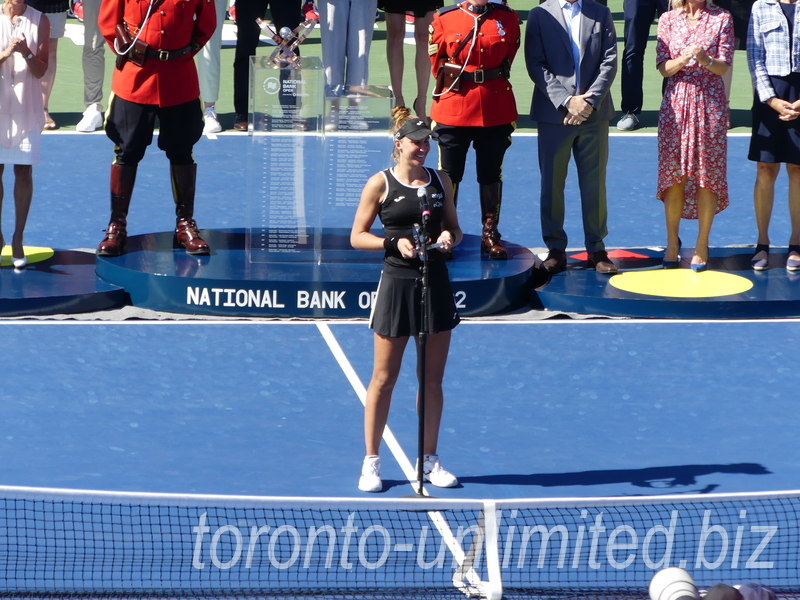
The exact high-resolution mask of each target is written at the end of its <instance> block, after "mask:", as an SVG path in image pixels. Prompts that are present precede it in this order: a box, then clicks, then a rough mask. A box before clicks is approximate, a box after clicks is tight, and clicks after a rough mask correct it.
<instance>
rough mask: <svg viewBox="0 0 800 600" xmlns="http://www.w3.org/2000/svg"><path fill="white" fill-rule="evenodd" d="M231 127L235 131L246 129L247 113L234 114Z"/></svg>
mask: <svg viewBox="0 0 800 600" xmlns="http://www.w3.org/2000/svg"><path fill="white" fill-rule="evenodd" d="M233 128H234V129H235V130H236V131H247V115H236V120H235V121H234V122H233Z"/></svg>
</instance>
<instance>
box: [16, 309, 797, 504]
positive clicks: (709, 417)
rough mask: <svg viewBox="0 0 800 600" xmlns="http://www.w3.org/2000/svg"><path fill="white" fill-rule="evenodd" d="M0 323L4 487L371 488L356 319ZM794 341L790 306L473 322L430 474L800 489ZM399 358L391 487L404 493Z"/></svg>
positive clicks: (600, 488)
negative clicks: (659, 318) (719, 314)
mask: <svg viewBox="0 0 800 600" xmlns="http://www.w3.org/2000/svg"><path fill="white" fill-rule="evenodd" d="M0 339H2V342H0V347H1V348H2V353H3V355H5V356H7V357H14V362H15V364H16V365H17V366H16V368H13V369H12V368H6V369H5V374H4V376H3V380H4V384H3V400H4V402H3V408H2V421H3V423H4V433H3V436H2V438H0V441H1V442H2V452H3V455H4V456H6V457H8V460H6V461H4V466H3V468H2V472H3V475H2V483H3V484H5V485H15V486H37V487H65V488H72V489H103V490H119V491H137V492H174V493H203V494H236V495H239V494H244V495H267V496H317V497H319V496H343V497H351V496H362V494H361V493H360V492H359V491H358V490H357V488H356V482H357V475H358V474H359V469H360V463H361V458H362V457H363V442H362V413H363V411H362V405H361V401H360V399H359V395H360V394H361V392H362V389H363V386H366V385H367V383H368V382H369V376H370V371H371V363H372V356H371V352H372V348H371V331H370V330H369V329H368V328H367V326H366V324H364V323H341V324H339V323H332V324H325V323H319V324H312V323H271V324H259V323H215V324H200V323H172V324H167V323H153V324H146V323H138V324H137V323H120V324H92V323H89V324H77V323H76V324H68V323H64V324H52V323H50V324H47V323H44V324H28V323H15V324H10V323H6V324H4V325H3V326H2V337H1V338H0ZM797 341H798V338H797V325H796V323H794V322H785V321H778V322H763V323H757V322H725V323H697V322H674V323H670V322H649V323H648V322H613V321H590V322H586V321H583V322H574V321H556V322H527V323H520V322H513V323H501V322H490V323H486V322H472V323H466V324H464V325H462V326H461V327H459V328H458V329H457V330H456V332H455V334H454V344H453V348H452V350H451V355H450V359H449V363H448V372H447V376H446V381H445V392H446V405H445V416H444V419H443V424H442V435H441V442H440V455H441V457H442V460H443V462H444V463H445V465H446V466H447V468H448V469H450V470H452V471H453V472H454V473H456V474H457V475H458V477H459V479H460V483H461V485H460V487H458V488H456V489H448V490H440V489H433V488H432V491H431V490H429V491H431V493H434V495H436V496H439V497H446V498H527V497H566V496H627V495H641V494H666V493H669V494H673V493H703V492H746V491H762V490H788V489H794V488H795V487H796V482H797V479H798V476H800V474H799V473H798V469H799V468H800V467H798V463H797V460H796V457H795V453H794V451H793V450H794V446H795V440H796V435H795V432H796V431H797V427H798V417H797V411H796V410H794V403H795V401H796V397H797V393H796V390H797V383H798V378H797V375H796V367H795V364H794V363H795V360H794V355H795V353H794V349H795V348H796V346H797ZM411 357H413V352H411V354H410V355H409V358H411ZM407 363H408V364H406V365H405V368H404V370H403V373H402V376H401V380H400V381H399V382H398V385H397V388H396V392H395V398H394V403H393V407H392V413H391V415H390V419H389V428H390V429H391V431H392V432H393V434H394V435H395V436H396V438H397V442H398V447H397V448H390V447H387V445H386V444H384V447H383V450H382V454H383V457H384V459H383V462H384V473H383V475H384V478H385V480H386V481H385V486H384V489H385V491H384V493H383V494H382V496H383V497H397V496H404V495H408V494H409V493H411V492H412V488H411V486H410V485H409V483H408V478H407V477H405V476H404V471H403V467H406V468H409V464H408V461H410V462H411V463H413V462H414V457H415V454H416V414H415V410H414V395H415V391H416V380H415V378H414V373H413V370H412V365H413V359H412V360H409V361H407ZM10 364H11V363H10V362H9V363H8V365H10ZM351 368H352V373H351V372H350V369H351Z"/></svg>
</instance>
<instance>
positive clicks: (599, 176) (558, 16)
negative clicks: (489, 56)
mask: <svg viewBox="0 0 800 600" xmlns="http://www.w3.org/2000/svg"><path fill="white" fill-rule="evenodd" d="M525 62H526V64H527V67H528V74H529V75H530V78H531V79H532V80H533V82H534V84H535V86H534V91H533V101H532V103H531V118H533V119H534V120H536V121H537V122H538V129H539V171H540V173H541V198H540V211H541V220H542V236H543V238H544V242H545V244H546V245H547V249H548V255H547V259H546V260H545V261H544V263H543V267H544V269H545V270H547V271H548V272H549V273H551V274H555V273H560V272H561V271H564V270H565V269H566V267H567V255H566V249H567V234H566V232H565V231H564V183H565V181H566V178H567V167H568V165H569V160H570V156H571V155H572V156H574V157H575V165H576V167H577V169H578V183H579V187H580V193H581V206H582V213H583V231H584V245H585V247H586V251H587V253H588V259H589V260H588V263H589V266H590V267H594V268H595V269H597V271H598V272H599V273H616V272H617V268H616V266H615V265H614V263H612V262H611V260H610V259H609V258H608V254H606V250H605V244H604V243H603V239H604V238H605V236H606V235H607V234H608V228H607V226H606V220H607V211H606V164H607V162H608V122H609V120H610V119H611V118H612V117H613V116H614V105H613V103H612V101H611V94H610V90H611V83H612V82H613V81H614V76H615V75H616V72H617V37H616V33H615V31H614V22H613V20H612V18H611V11H610V10H609V9H608V8H607V7H605V6H603V5H601V4H599V3H598V2H596V1H595V0H547V1H546V2H544V3H543V4H540V5H539V6H537V7H535V8H534V9H533V10H531V12H530V14H529V16H528V26H527V30H526V33H525Z"/></svg>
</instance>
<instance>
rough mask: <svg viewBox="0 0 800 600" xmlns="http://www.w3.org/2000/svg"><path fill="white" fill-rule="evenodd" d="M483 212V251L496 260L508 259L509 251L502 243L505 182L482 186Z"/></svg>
mask: <svg viewBox="0 0 800 600" xmlns="http://www.w3.org/2000/svg"><path fill="white" fill-rule="evenodd" d="M480 196H481V214H482V216H483V232H482V233H481V252H483V253H486V254H488V255H489V258H493V259H495V260H506V259H507V258H508V253H507V252H506V249H505V248H504V247H503V245H502V244H501V243H500V232H499V231H497V224H498V223H499V222H500V204H501V203H502V197H503V183H502V182H501V181H498V182H497V183H490V184H487V185H481V186H480Z"/></svg>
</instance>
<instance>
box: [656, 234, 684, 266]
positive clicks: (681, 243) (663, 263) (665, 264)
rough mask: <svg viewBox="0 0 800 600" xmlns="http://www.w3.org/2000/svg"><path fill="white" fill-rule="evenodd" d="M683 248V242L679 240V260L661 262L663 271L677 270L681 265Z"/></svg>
mask: <svg viewBox="0 0 800 600" xmlns="http://www.w3.org/2000/svg"><path fill="white" fill-rule="evenodd" d="M682 247H683V242H682V241H681V238H678V259H677V260H662V261H661V268H662V269H677V268H678V265H680V264H681V248H682Z"/></svg>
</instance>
